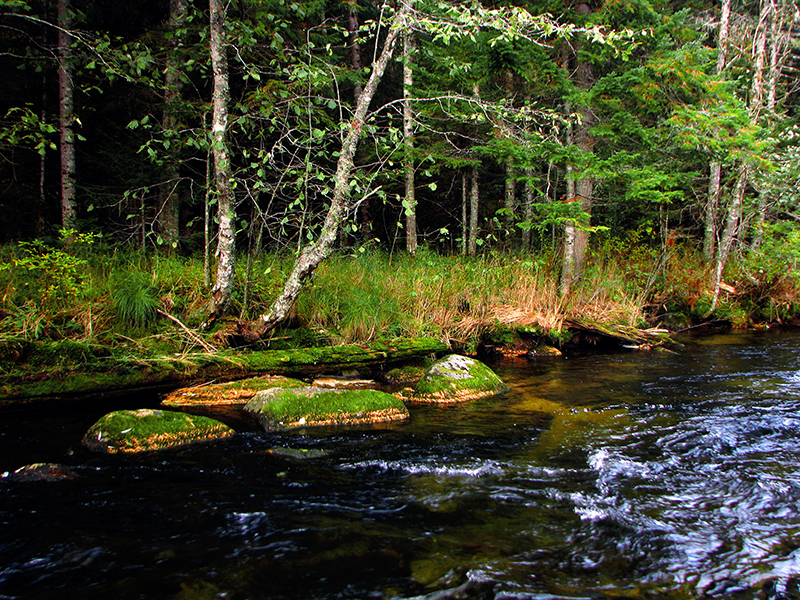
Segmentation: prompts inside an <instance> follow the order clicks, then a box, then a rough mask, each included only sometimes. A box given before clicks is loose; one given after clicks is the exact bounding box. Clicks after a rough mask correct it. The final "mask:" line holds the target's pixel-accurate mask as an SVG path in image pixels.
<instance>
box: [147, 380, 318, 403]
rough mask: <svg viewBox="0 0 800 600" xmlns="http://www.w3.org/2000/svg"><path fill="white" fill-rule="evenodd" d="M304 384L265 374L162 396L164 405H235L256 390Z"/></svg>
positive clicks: (248, 397) (245, 401)
mask: <svg viewBox="0 0 800 600" xmlns="http://www.w3.org/2000/svg"><path fill="white" fill-rule="evenodd" d="M306 385H308V384H306V383H305V382H303V381H300V380H299V379H291V378H289V377H281V376H277V375H267V376H264V377H252V378H250V379H241V380H239V381H229V382H227V383H215V384H207V385H202V386H193V387H185V388H180V389H178V390H175V391H174V392H171V393H170V394H168V395H167V397H166V398H164V400H163V402H161V404H163V405H165V406H235V405H239V404H241V405H245V404H247V402H249V401H250V399H251V398H252V397H253V396H255V395H256V394H257V393H258V392H260V391H263V390H269V389H272V388H299V387H305V386H306Z"/></svg>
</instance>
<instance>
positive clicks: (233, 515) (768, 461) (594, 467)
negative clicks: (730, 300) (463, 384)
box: [0, 332, 800, 600]
mask: <svg viewBox="0 0 800 600" xmlns="http://www.w3.org/2000/svg"><path fill="white" fill-rule="evenodd" d="M494 366H495V369H496V370H497V371H498V373H500V374H501V376H502V377H503V378H504V379H505V380H506V381H507V382H508V383H509V385H510V386H511V388H512V390H511V392H510V393H509V394H508V395H506V396H503V397H501V398H496V399H492V400H486V401H480V402H473V403H468V404H462V405H457V406H447V407H412V419H411V420H410V421H409V422H407V423H403V424H394V425H391V426H387V427H385V428H381V429H363V430H352V431H345V432H341V431H339V432H331V431H329V432H318V433H316V434H314V435H303V434H296V435H283V436H275V435H266V434H263V433H261V432H258V431H256V430H255V428H251V429H250V430H249V431H245V432H244V433H242V434H241V435H239V436H237V437H236V438H234V439H232V440H229V441H224V442H222V443H218V444H209V445H206V446H198V447H192V448H187V449H181V450H175V451H168V452H163V453H159V454H152V455H148V456H141V457H105V456H98V455H93V454H91V453H89V452H87V451H85V450H83V449H82V448H81V447H80V445H79V441H80V437H81V436H82V434H83V432H84V431H85V430H86V429H87V428H88V427H89V425H91V424H92V423H93V422H94V420H96V419H97V418H98V417H99V416H100V415H102V414H103V413H104V412H107V411H108V410H110V408H109V407H108V406H97V405H94V406H88V407H80V408H72V409H68V410H59V411H56V412H55V413H54V414H51V415H48V416H46V417H41V413H42V410H41V409H37V410H36V411H22V412H7V413H2V414H0V472H2V471H10V470H13V469H16V468H18V467H19V466H22V465H23V464H26V463H30V462H38V461H52V462H60V463H64V464H67V465H71V466H72V467H73V468H74V469H75V470H76V472H77V473H78V474H79V475H80V477H79V479H78V480H76V481H68V482H58V483H28V484H21V483H13V482H10V481H8V480H5V479H2V480H0V598H25V599H28V598H33V599H49V598H109V597H112V598H154V599H161V598H165V599H172V598H174V599H190V598H191V599H209V598H233V599H244V598H253V599H258V598H270V599H271V598H275V599H284V598H286V599H317V598H403V599H409V598H427V599H430V600H433V599H438V598H481V599H483V598H487V599H489V598H491V599H509V598H515V599H534V598H536V599H539V598H542V599H544V598H548V599H550V598H659V599H661V598H664V599H668V598H669V599H673V598H674V599H683V598H742V599H746V598H765V599H767V598H769V599H778V598H800V585H799V584H800V333H798V332H766V333H758V334H756V333H752V334H734V335H720V336H713V337H707V338H698V339H694V340H692V341H691V342H690V343H689V345H687V347H686V348H685V349H684V350H683V351H681V352H680V353H677V354H670V353H660V352H640V353H628V354H618V355H603V356H590V357H583V358H574V359H569V360H565V359H555V360H549V359H548V360H541V361H539V362H533V363H528V362H524V361H520V362H514V363H504V364H500V365H494ZM154 402H156V400H155V399H153V398H147V397H140V398H129V399H126V400H125V401H124V402H122V403H119V404H120V406H116V405H115V406H114V407H113V408H120V407H141V406H148V405H153V404H154ZM123 405H124V406H123ZM222 416H223V418H228V419H230V418H231V417H230V415H222ZM39 419H40V420H39ZM238 424H239V425H240V426H241V423H238ZM245 429H247V427H245ZM276 448H282V449H286V448H290V449H302V450H309V452H301V453H300V454H301V455H302V456H304V457H305V458H304V459H298V458H294V457H292V456H287V455H285V453H283V454H282V453H281V452H275V449H276Z"/></svg>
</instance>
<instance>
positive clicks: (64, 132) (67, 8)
mask: <svg viewBox="0 0 800 600" xmlns="http://www.w3.org/2000/svg"><path fill="white" fill-rule="evenodd" d="M71 10H72V6H71V1H70V0H58V100H59V102H58V105H59V111H58V120H59V127H60V129H61V136H60V148H59V151H60V154H61V226H62V227H64V228H65V229H77V227H78V203H77V199H76V195H75V178H76V171H77V168H76V161H75V104H74V100H73V85H72V36H71V35H70V31H71V29H72V14H71Z"/></svg>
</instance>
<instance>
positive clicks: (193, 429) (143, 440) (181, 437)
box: [82, 408, 236, 454]
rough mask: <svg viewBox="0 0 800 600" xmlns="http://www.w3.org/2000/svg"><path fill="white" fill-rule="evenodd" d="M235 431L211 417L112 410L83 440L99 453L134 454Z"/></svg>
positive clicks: (140, 410) (180, 413)
mask: <svg viewBox="0 0 800 600" xmlns="http://www.w3.org/2000/svg"><path fill="white" fill-rule="evenodd" d="M234 433H236V432H235V431H234V430H233V429H231V428H230V427H228V426H227V425H224V424H223V423H220V422H219V421H215V420H214V419H209V418H208V417H201V416H198V415H190V414H186V413H182V412H174V411H168V410H152V409H149V408H143V409H139V410H118V411H115V412H111V413H108V414H107V415H105V416H103V417H102V418H101V419H100V420H99V421H97V423H95V424H94V425H92V426H91V427H90V428H89V431H87V432H86V435H84V436H83V442H82V443H83V445H84V446H86V447H87V448H89V450H93V451H95V452H105V453H106V454H116V453H118V452H123V453H133V452H147V451H150V450H162V449H164V448H172V447H175V446H183V445H186V444H193V443H196V442H206V441H210V440H216V439H220V438H225V437H229V436H231V435H233V434H234Z"/></svg>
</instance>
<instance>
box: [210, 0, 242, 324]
mask: <svg viewBox="0 0 800 600" xmlns="http://www.w3.org/2000/svg"><path fill="white" fill-rule="evenodd" d="M225 6H226V5H225V0H211V1H210V3H209V10H210V13H211V37H210V48H211V67H212V70H213V73H214V93H213V98H212V104H213V116H212V124H211V135H212V147H213V155H214V175H215V176H214V185H215V187H216V194H217V215H218V220H219V233H218V236H217V275H216V280H215V283H214V287H213V288H212V289H211V315H210V316H209V318H208V319H207V320H206V324H205V326H206V327H208V326H209V325H210V324H211V323H213V322H214V321H215V320H217V319H218V318H219V317H221V316H222V315H224V314H225V312H226V311H227V310H228V306H229V304H230V300H231V295H232V293H233V283H234V277H235V270H236V262H235V252H236V237H235V233H236V231H235V214H234V211H235V207H234V193H233V186H232V182H231V178H232V173H231V163H230V154H229V150H228V140H227V135H228V105H229V104H230V88H229V86H228V57H227V48H226V43H227V41H226V39H225V18H226V8H225Z"/></svg>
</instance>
